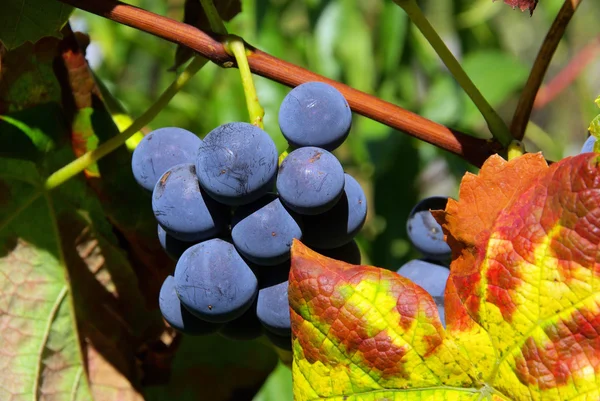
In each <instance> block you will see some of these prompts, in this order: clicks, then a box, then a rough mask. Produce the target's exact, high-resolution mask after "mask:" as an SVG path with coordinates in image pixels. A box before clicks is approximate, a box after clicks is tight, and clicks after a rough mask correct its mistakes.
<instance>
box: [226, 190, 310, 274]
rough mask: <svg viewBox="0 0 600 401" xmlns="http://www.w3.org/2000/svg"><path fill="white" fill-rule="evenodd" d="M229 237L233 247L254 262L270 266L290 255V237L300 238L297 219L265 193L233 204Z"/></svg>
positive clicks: (281, 261)
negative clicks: (254, 199)
mask: <svg viewBox="0 0 600 401" xmlns="http://www.w3.org/2000/svg"><path fill="white" fill-rule="evenodd" d="M232 227H233V228H232V230H231V237H232V239H233V243H234V245H235V247H236V248H237V250H238V251H239V252H240V253H241V254H242V255H243V256H244V257H246V258H247V259H248V260H250V261H251V262H253V263H256V264H258V265H264V266H273V265H277V264H279V263H283V262H285V261H286V260H288V259H289V258H290V247H291V246H292V241H293V239H294V238H297V239H301V238H302V225H301V221H300V219H299V218H298V217H297V216H295V215H293V214H292V213H290V212H288V211H287V210H286V209H285V207H284V206H283V204H282V203H281V201H280V200H279V198H277V196H276V195H273V194H269V195H267V196H264V197H263V198H261V199H259V200H257V201H256V202H253V203H252V204H249V205H245V206H241V207H239V208H237V210H236V211H235V213H234V215H233V220H232Z"/></svg>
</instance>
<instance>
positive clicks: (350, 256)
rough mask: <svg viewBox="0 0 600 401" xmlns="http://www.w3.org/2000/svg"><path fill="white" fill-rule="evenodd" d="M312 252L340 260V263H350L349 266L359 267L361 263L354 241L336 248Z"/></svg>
mask: <svg viewBox="0 0 600 401" xmlns="http://www.w3.org/2000/svg"><path fill="white" fill-rule="evenodd" d="M313 250H314V251H315V252H318V253H320V254H321V255H323V256H327V257H328V258H332V259H336V260H341V261H342V262H346V263H350V264H351V265H360V263H361V255H360V249H359V248H358V244H357V243H356V241H354V240H352V241H350V242H348V243H347V244H344V245H342V246H340V247H337V248H331V249H319V248H313Z"/></svg>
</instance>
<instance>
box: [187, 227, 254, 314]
mask: <svg viewBox="0 0 600 401" xmlns="http://www.w3.org/2000/svg"><path fill="white" fill-rule="evenodd" d="M175 288H176V289H177V294H178V295H179V299H180V300H181V302H182V303H183V304H184V305H185V307H186V308H187V309H188V310H189V311H190V312H192V313H193V314H194V315H196V316H198V317H199V318H201V319H203V320H207V321H209V322H215V323H226V322H230V321H232V320H234V319H236V318H238V317H240V316H242V315H243V314H244V312H246V311H247V310H248V308H250V306H251V305H252V303H253V302H254V300H255V298H256V295H257V293H258V282H257V280H256V276H255V275H254V273H253V272H252V270H251V269H250V267H249V266H248V264H247V263H246V262H245V261H244V260H243V259H242V257H241V256H240V255H239V254H238V252H237V251H236V250H235V247H234V246H233V245H232V244H230V243H229V242H225V241H223V240H221V239H218V238H214V239H211V240H208V241H204V242H201V243H199V244H197V245H194V246H192V247H190V248H188V250H187V251H185V252H184V253H183V255H181V257H180V258H179V261H178V262H177V266H176V268H175Z"/></svg>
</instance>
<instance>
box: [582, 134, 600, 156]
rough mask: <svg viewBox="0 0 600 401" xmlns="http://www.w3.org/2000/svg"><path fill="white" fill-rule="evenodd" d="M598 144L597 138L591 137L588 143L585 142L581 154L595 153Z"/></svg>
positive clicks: (587, 140)
mask: <svg viewBox="0 0 600 401" xmlns="http://www.w3.org/2000/svg"><path fill="white" fill-rule="evenodd" d="M595 144H596V137H595V136H590V137H589V138H588V139H586V141H585V142H584V144H583V146H582V147H581V152H579V153H589V152H593V151H594V145H595Z"/></svg>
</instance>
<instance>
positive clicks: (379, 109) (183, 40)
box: [58, 0, 502, 167]
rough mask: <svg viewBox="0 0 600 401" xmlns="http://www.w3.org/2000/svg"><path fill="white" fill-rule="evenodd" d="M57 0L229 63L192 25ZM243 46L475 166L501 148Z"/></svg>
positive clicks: (273, 71)
mask: <svg viewBox="0 0 600 401" xmlns="http://www.w3.org/2000/svg"><path fill="white" fill-rule="evenodd" d="M58 1H60V2H62V3H65V4H69V5H72V6H74V7H77V8H79V9H81V10H85V11H88V12H91V13H94V14H97V15H100V16H102V17H104V18H107V19H110V20H112V21H115V22H118V23H120V24H124V25H127V26H131V27H133V28H135V29H138V30H140V31H143V32H147V33H149V34H152V35H156V36H158V37H160V38H163V39H165V40H168V41H170V42H173V43H177V44H181V45H183V46H187V47H189V48H191V49H192V50H194V51H196V52H198V53H199V54H201V55H202V56H204V57H206V58H208V59H209V60H211V61H212V62H214V63H215V64H217V65H219V66H221V67H224V68H226V67H231V66H233V65H234V63H233V61H234V60H235V59H234V58H233V57H232V56H231V55H230V54H228V53H227V52H226V51H225V48H224V46H223V43H222V41H220V40H218V39H217V38H215V37H214V35H213V36H211V35H209V34H207V33H206V32H203V31H201V30H200V29H198V28H197V27H194V26H191V25H188V24H185V23H182V22H179V21H175V20H173V19H170V18H167V17H163V16H161V15H158V14H155V13H152V12H150V11H147V10H144V9H142V8H138V7H134V6H131V5H128V4H124V3H121V2H119V1H115V0H58ZM246 47H249V48H251V49H252V53H251V55H250V56H249V57H248V64H249V65H250V68H251V70H252V72H253V73H254V74H257V75H260V76H262V77H265V78H268V79H270V80H272V81H275V82H279V83H281V84H283V85H286V86H289V87H292V88H293V87H295V86H298V85H300V84H303V83H305V82H310V81H320V82H325V83H328V84H329V85H332V86H333V87H335V88H336V89H337V90H339V91H340V92H341V93H342V95H344V97H345V98H346V100H348V103H349V104H350V107H351V108H352V110H353V111H354V112H355V113H358V114H361V115H363V116H365V117H367V118H370V119H372V120H375V121H378V122H380V123H382V124H385V125H387V126H389V127H391V128H393V129H395V130H398V131H402V132H404V133H405V134H408V135H411V136H413V137H415V138H418V139H420V140H423V141H425V142H428V143H430V144H432V145H435V146H437V147H439V148H441V149H444V150H446V151H448V152H451V153H453V154H455V155H457V156H459V157H461V158H462V159H464V160H466V161H468V162H470V163H471V164H473V165H475V166H478V167H479V166H481V165H482V164H483V163H484V161H485V160H486V159H487V158H488V157H489V156H491V155H492V154H495V153H498V152H500V151H501V150H502V145H501V144H500V143H499V142H498V141H496V140H487V139H482V138H476V137H474V136H471V135H468V134H466V133H464V132H461V131H458V130H454V129H450V128H448V127H446V126H444V125H442V124H438V123H436V122H434V121H431V120H428V119H426V118H425V117H422V116H420V115H418V114H415V113H413V112H410V111H408V110H406V109H403V108H402V107H399V106H397V105H395V104H392V103H390V102H387V101H385V100H382V99H380V98H378V97H376V96H373V95H370V94H367V93H364V92H361V91H359V90H357V89H354V88H351V87H349V86H347V85H344V84H342V83H340V82H337V81H334V80H332V79H328V78H326V77H324V76H322V75H319V74H316V73H314V72H312V71H309V70H306V69H304V68H302V67H299V66H297V65H295V64H292V63H289V62H286V61H284V60H281V59H279V58H276V57H274V56H272V55H270V54H268V53H265V52H263V51H260V50H258V49H255V48H252V47H251V46H249V45H248V44H246Z"/></svg>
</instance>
